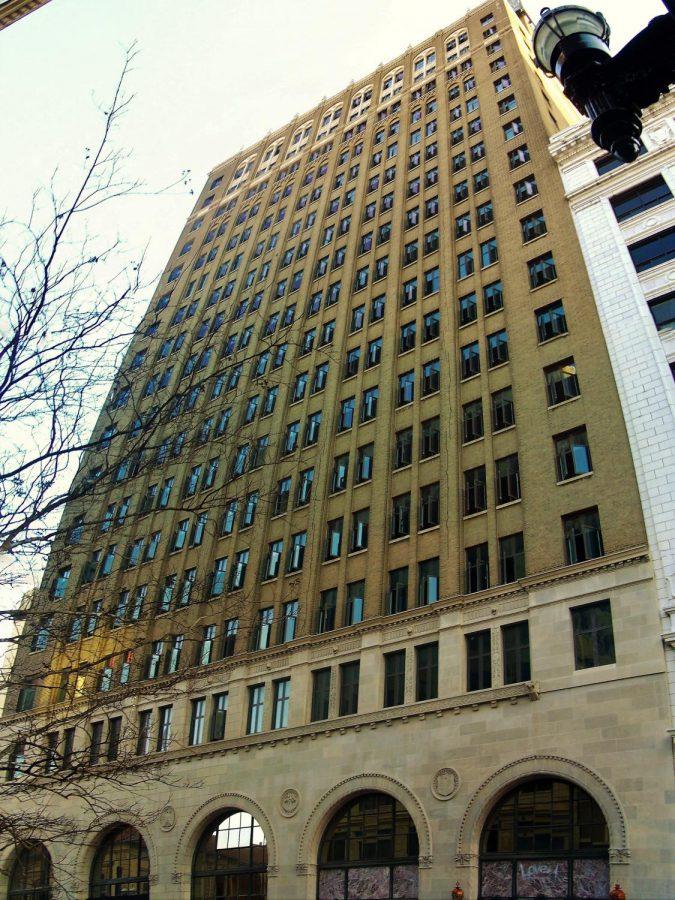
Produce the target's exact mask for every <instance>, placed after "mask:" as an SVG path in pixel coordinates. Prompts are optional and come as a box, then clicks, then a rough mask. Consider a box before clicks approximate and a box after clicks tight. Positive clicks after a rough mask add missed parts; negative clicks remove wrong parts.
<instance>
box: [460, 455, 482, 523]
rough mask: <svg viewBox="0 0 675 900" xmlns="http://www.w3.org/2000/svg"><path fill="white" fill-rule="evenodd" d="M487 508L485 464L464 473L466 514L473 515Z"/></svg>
mask: <svg viewBox="0 0 675 900" xmlns="http://www.w3.org/2000/svg"><path fill="white" fill-rule="evenodd" d="M485 509H487V491H486V484H485V466H476V468H474V469H467V471H466V472H465V473H464V515H465V516H471V515H473V514H474V513H477V512H482V511H483V510H485Z"/></svg>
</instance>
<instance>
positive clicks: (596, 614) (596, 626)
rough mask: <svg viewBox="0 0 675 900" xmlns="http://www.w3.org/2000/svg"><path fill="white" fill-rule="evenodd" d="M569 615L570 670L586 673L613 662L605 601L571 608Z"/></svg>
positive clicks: (612, 643)
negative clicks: (572, 643) (571, 641)
mask: <svg viewBox="0 0 675 900" xmlns="http://www.w3.org/2000/svg"><path fill="white" fill-rule="evenodd" d="M571 613H572V632H573V634H574V668H575V669H590V668H593V667H595V666H607V665H610V664H611V663H614V662H616V657H615V653H614V630H613V628H612V610H611V606H610V602H609V600H600V601H598V602H597V603H586V604H584V605H583V606H575V607H573V609H572V610H571Z"/></svg>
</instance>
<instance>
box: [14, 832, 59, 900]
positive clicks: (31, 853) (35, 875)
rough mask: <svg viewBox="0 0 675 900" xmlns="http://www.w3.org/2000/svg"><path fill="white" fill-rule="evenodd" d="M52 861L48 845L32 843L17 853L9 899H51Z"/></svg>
mask: <svg viewBox="0 0 675 900" xmlns="http://www.w3.org/2000/svg"><path fill="white" fill-rule="evenodd" d="M51 878H52V861H51V857H50V856H49V853H48V851H47V849H46V847H43V845H42V844H30V845H29V846H26V847H21V849H20V850H19V851H18V852H17V854H16V859H15V861H14V865H13V866H12V871H11V874H10V876H9V890H8V891H7V898H8V900H50V898H51V896H52V889H51Z"/></svg>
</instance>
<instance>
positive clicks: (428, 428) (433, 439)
mask: <svg viewBox="0 0 675 900" xmlns="http://www.w3.org/2000/svg"><path fill="white" fill-rule="evenodd" d="M440 443H441V420H440V417H439V416H434V418H433V419H426V420H425V421H424V422H422V427H421V429H420V458H421V459H429V458H430V457H432V456H436V454H437V453H439V452H440Z"/></svg>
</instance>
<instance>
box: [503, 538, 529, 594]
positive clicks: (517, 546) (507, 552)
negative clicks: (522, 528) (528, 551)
mask: <svg viewBox="0 0 675 900" xmlns="http://www.w3.org/2000/svg"><path fill="white" fill-rule="evenodd" d="M524 577H525V554H524V549H523V534H522V532H518V534H509V535H507V536H506V537H502V538H499V581H500V584H510V583H511V582H513V581H517V580H518V579H519V578H524Z"/></svg>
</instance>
